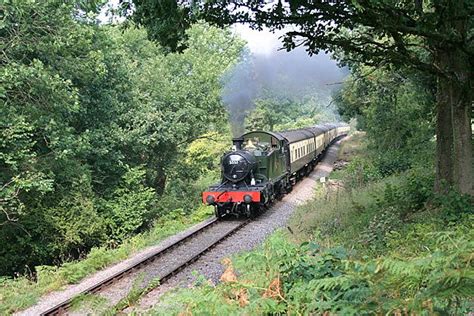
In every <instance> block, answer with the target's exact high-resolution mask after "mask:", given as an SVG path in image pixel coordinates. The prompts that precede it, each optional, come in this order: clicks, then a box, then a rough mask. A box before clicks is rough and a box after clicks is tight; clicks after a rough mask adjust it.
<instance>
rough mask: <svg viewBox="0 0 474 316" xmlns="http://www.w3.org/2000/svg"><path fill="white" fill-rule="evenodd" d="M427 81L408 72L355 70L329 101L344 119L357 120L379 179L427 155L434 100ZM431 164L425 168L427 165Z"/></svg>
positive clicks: (426, 77)
mask: <svg viewBox="0 0 474 316" xmlns="http://www.w3.org/2000/svg"><path fill="white" fill-rule="evenodd" d="M431 86H432V77H431V76H422V75H420V74H418V73H413V72H409V71H406V70H405V71H393V70H392V71H388V70H384V69H373V68H371V67H364V66H362V67H358V68H355V69H354V70H353V73H352V75H351V77H350V78H349V79H348V80H347V81H346V83H345V84H344V86H343V88H342V89H341V90H340V91H339V92H338V94H337V95H335V102H336V104H337V107H338V109H339V111H340V112H341V113H342V115H343V116H344V117H345V118H350V117H358V119H359V122H361V123H362V124H361V125H362V127H363V129H364V130H366V131H367V134H368V140H369V141H370V146H369V150H370V152H371V153H372V156H374V158H375V159H374V160H375V161H376V163H377V164H378V167H379V169H380V170H379V171H380V173H381V174H382V175H387V174H391V173H394V172H399V171H403V170H405V169H407V168H409V167H411V166H412V165H413V164H416V163H419V162H420V161H422V162H423V163H424V164H427V163H428V162H429V161H431V159H427V156H428V157H429V156H432V151H433V149H434V148H433V146H432V145H431V144H432V143H433V141H432V135H433V133H434V113H433V112H434V111H433V106H432V105H433V103H434V102H435V100H434V99H435V97H434V93H433V91H432V88H431ZM430 165H431V164H430Z"/></svg>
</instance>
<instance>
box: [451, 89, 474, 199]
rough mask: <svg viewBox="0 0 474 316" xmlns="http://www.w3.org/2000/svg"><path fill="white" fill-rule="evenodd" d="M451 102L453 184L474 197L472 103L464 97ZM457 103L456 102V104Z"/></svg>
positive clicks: (460, 190)
mask: <svg viewBox="0 0 474 316" xmlns="http://www.w3.org/2000/svg"><path fill="white" fill-rule="evenodd" d="M457 97H460V98H461V100H453V101H455V103H454V104H453V136H454V137H453V140H454V184H455V187H456V189H457V190H458V191H459V192H461V193H464V194H469V195H474V190H473V179H474V178H473V165H472V163H473V161H472V131H471V112H472V101H471V100H469V99H468V100H466V98H465V95H457ZM456 101H458V102H456Z"/></svg>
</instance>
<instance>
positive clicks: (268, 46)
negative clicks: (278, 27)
mask: <svg viewBox="0 0 474 316" xmlns="http://www.w3.org/2000/svg"><path fill="white" fill-rule="evenodd" d="M232 29H233V30H234V32H235V33H236V34H238V35H240V37H242V38H243V39H244V40H246V41H247V43H248V47H249V49H250V51H251V52H252V53H254V54H256V55H271V54H273V53H275V52H276V51H277V50H278V49H279V48H281V47H282V42H281V40H280V39H279V38H278V37H280V36H281V35H283V34H284V32H283V31H280V32H279V33H272V32H270V31H268V30H267V29H264V30H263V31H256V30H252V29H250V28H249V27H248V26H246V25H244V24H237V25H234V26H233V27H232Z"/></svg>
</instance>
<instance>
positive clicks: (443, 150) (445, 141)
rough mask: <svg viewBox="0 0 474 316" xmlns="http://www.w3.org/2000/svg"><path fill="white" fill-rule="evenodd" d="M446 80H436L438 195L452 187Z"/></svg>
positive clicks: (449, 112)
mask: <svg viewBox="0 0 474 316" xmlns="http://www.w3.org/2000/svg"><path fill="white" fill-rule="evenodd" d="M450 92H451V91H450V89H449V82H448V80H447V79H446V78H439V79H438V94H437V100H436V101H437V105H436V182H435V190H436V192H438V193H443V192H446V190H447V189H448V188H450V187H452V186H453V184H454V175H453V126H452V113H451V102H450V101H451V93H450Z"/></svg>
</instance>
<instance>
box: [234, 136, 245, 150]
mask: <svg viewBox="0 0 474 316" xmlns="http://www.w3.org/2000/svg"><path fill="white" fill-rule="evenodd" d="M232 143H233V144H234V148H235V150H241V149H242V144H243V143H244V138H243V137H236V138H233V139H232Z"/></svg>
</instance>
